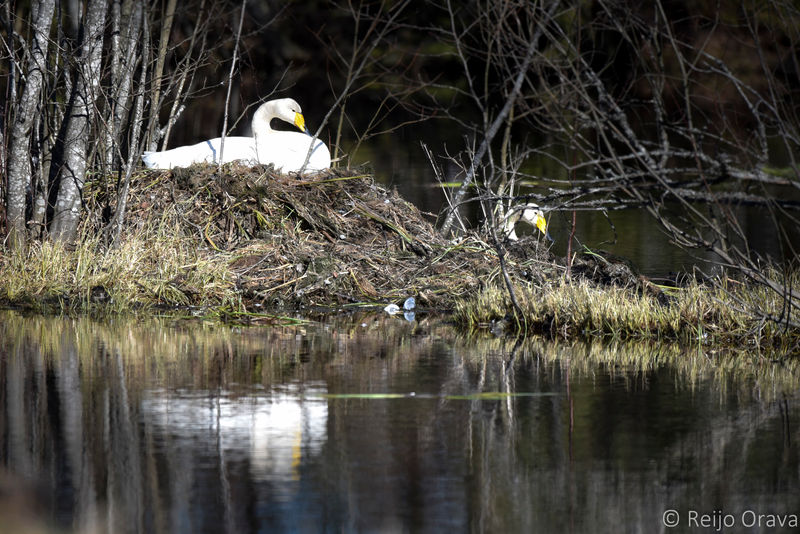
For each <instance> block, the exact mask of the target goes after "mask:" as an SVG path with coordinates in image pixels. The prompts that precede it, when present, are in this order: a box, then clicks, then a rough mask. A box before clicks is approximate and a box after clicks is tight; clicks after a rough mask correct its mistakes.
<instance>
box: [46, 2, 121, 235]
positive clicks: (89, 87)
mask: <svg viewBox="0 0 800 534" xmlns="http://www.w3.org/2000/svg"><path fill="white" fill-rule="evenodd" d="M107 7H108V4H107V2H106V1H105V0H89V4H88V7H87V9H86V15H85V20H84V21H83V23H82V29H83V32H84V33H83V37H82V41H81V48H80V54H79V57H78V58H77V60H78V64H77V68H76V73H77V79H76V81H75V85H74V86H73V91H72V94H71V95H70V107H69V112H68V119H67V125H66V130H65V133H64V137H63V147H64V167H63V168H62V169H61V179H60V181H59V186H58V200H57V201H56V205H55V214H54V216H53V222H52V224H51V226H50V233H51V235H52V236H53V238H54V239H56V240H58V241H62V242H68V241H71V240H72V239H73V238H74V237H75V232H76V231H77V229H78V223H79V222H80V214H81V202H82V200H81V193H82V192H83V185H84V183H85V181H86V168H87V165H86V161H87V154H88V148H89V140H90V136H91V128H92V120H93V117H94V112H95V102H96V101H97V99H98V90H99V88H100V62H101V60H102V55H101V54H102V51H103V36H104V33H105V31H104V30H105V21H106V10H107Z"/></svg>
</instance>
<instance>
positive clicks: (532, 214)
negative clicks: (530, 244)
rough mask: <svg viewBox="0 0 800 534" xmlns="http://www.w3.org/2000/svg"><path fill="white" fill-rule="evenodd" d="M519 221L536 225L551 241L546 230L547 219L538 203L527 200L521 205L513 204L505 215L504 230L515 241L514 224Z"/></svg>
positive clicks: (551, 239)
mask: <svg viewBox="0 0 800 534" xmlns="http://www.w3.org/2000/svg"><path fill="white" fill-rule="evenodd" d="M519 221H525V222H526V223H528V224H530V225H531V226H534V227H536V228H537V229H538V230H539V231H540V232H541V233H542V234H544V236H545V237H546V238H547V239H548V240H550V241H553V238H552V237H550V233H549V232H548V231H547V220H546V219H545V218H544V212H543V211H542V210H541V208H539V206H538V204H534V203H533V202H528V203H527V204H524V205H522V206H515V207H514V208H512V209H511V211H510V212H509V213H508V215H506V217H505V224H504V230H505V232H506V235H508V238H509V239H510V240H512V241H516V239H517V234H516V232H515V231H514V226H515V225H516V224H517V222H519Z"/></svg>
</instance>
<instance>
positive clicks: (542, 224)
mask: <svg viewBox="0 0 800 534" xmlns="http://www.w3.org/2000/svg"><path fill="white" fill-rule="evenodd" d="M534 224H535V225H536V228H538V229H539V231H540V232H542V233H543V234H544V236H545V237H546V238H547V239H548V240H549V241H550V242H554V241H555V240H554V239H553V238H552V237H550V232H548V231H547V221H546V220H545V218H544V215H542V214H541V213H537V214H536V220H535V221H534Z"/></svg>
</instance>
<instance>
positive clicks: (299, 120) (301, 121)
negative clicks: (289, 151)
mask: <svg viewBox="0 0 800 534" xmlns="http://www.w3.org/2000/svg"><path fill="white" fill-rule="evenodd" d="M294 125H295V126H297V128H298V129H299V130H300V131H301V132H306V133H308V129H307V128H306V119H305V117H303V114H302V113H295V114H294Z"/></svg>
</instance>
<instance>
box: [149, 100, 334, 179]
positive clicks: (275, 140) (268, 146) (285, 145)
mask: <svg viewBox="0 0 800 534" xmlns="http://www.w3.org/2000/svg"><path fill="white" fill-rule="evenodd" d="M275 118H277V119H281V120H284V121H286V122H288V123H290V124H293V125H295V126H297V127H298V128H300V129H301V130H304V129H305V119H304V118H303V115H302V113H301V111H300V106H299V105H298V104H297V102H295V101H294V100H292V99H291V98H282V99H279V100H271V101H269V102H266V103H265V104H262V105H261V106H260V107H259V108H258V109H257V110H256V112H255V115H253V122H252V129H253V137H226V138H225V146H224V149H223V152H222V161H221V162H222V163H230V162H232V161H241V162H242V163H244V164H246V165H256V164H259V163H260V164H263V165H270V164H272V165H274V166H275V168H276V169H278V170H281V171H283V172H297V171H299V170H300V169H301V168H302V166H303V163H304V162H305V159H306V155H307V154H308V149H309V147H311V143H312V141H313V143H314V148H313V150H312V152H311V157H310V158H309V160H308V164H307V165H306V166H305V170H306V171H318V170H322V169H327V168H329V167H330V166H331V154H330V151H328V147H327V146H325V143H323V142H322V141H320V140H319V139H316V140H315V139H313V138H312V137H311V136H310V135H308V134H305V133H299V132H284V131H278V130H273V129H272V126H270V122H271V121H272V119H275ZM306 131H307V130H306ZM221 143H222V139H221V138H219V137H217V138H215V139H209V140H208V141H203V142H202V143H197V144H195V145H187V146H181V147H178V148H173V149H171V150H165V151H163V152H145V153H144V154H143V155H142V160H143V161H144V164H145V165H146V166H147V167H149V168H151V169H171V168H173V167H188V166H189V165H192V164H193V163H220V159H219V153H220V144H221Z"/></svg>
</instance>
